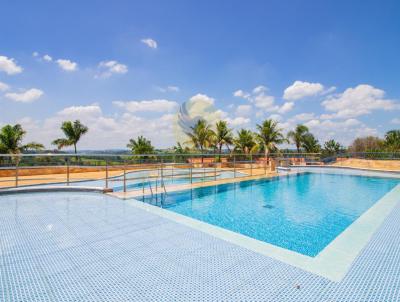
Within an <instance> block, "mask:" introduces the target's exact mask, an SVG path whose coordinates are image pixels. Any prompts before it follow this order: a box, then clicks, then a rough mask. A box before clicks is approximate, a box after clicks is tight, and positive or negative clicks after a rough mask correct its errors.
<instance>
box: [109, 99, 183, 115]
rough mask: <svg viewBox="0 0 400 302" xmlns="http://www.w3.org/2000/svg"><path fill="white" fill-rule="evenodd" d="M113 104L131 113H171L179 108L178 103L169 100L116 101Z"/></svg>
mask: <svg viewBox="0 0 400 302" xmlns="http://www.w3.org/2000/svg"><path fill="white" fill-rule="evenodd" d="M113 104H114V105H115V106H117V107H119V108H123V109H125V110H126V111H129V112H131V113H134V112H145V111H148V112H171V111H174V110H176V109H177V107H178V103H176V102H173V101H168V100H148V101H146V100H144V101H114V102H113Z"/></svg>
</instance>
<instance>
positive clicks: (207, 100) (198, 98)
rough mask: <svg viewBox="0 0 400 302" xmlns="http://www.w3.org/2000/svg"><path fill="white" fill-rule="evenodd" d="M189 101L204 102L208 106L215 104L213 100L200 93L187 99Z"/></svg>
mask: <svg viewBox="0 0 400 302" xmlns="http://www.w3.org/2000/svg"><path fill="white" fill-rule="evenodd" d="M189 101H191V102H196V101H199V102H205V103H209V104H210V105H214V102H215V100H214V99H213V98H212V97H209V96H208V95H206V94H201V93H198V94H196V95H194V96H192V97H191V98H190V99H189Z"/></svg>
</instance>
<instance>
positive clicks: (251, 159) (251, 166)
mask: <svg viewBox="0 0 400 302" xmlns="http://www.w3.org/2000/svg"><path fill="white" fill-rule="evenodd" d="M250 176H253V154H252V153H250Z"/></svg>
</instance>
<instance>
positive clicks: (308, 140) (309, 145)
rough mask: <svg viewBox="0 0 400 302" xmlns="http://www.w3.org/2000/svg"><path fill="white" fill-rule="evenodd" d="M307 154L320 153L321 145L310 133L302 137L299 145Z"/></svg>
mask: <svg viewBox="0 0 400 302" xmlns="http://www.w3.org/2000/svg"><path fill="white" fill-rule="evenodd" d="M301 146H302V147H303V148H304V150H305V151H306V152H307V153H318V152H320V151H321V145H320V144H319V142H318V140H317V139H316V138H315V136H314V135H313V134H312V133H307V134H306V135H304V139H303V143H302V145H301Z"/></svg>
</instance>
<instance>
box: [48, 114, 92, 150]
mask: <svg viewBox="0 0 400 302" xmlns="http://www.w3.org/2000/svg"><path fill="white" fill-rule="evenodd" d="M61 130H62V131H63V132H64V134H65V138H58V139H56V140H54V141H53V142H52V144H53V145H56V146H57V148H58V149H62V148H64V147H68V146H74V153H75V154H77V150H76V145H77V143H78V142H79V140H80V138H81V136H82V135H84V134H85V133H86V132H88V130H89V128H88V127H86V126H85V125H83V124H82V123H81V122H80V121H79V120H76V121H74V122H72V121H65V122H63V123H62V125H61Z"/></svg>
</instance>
